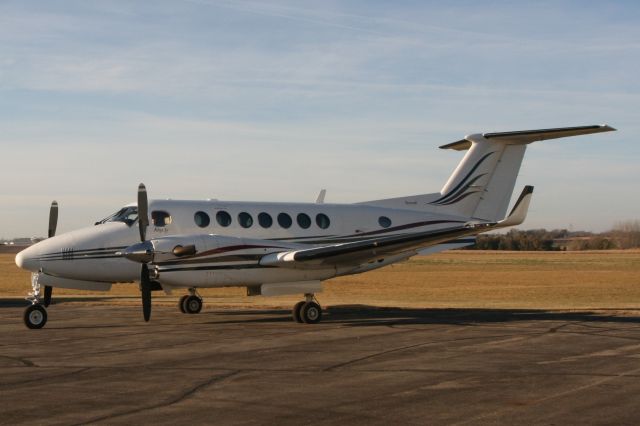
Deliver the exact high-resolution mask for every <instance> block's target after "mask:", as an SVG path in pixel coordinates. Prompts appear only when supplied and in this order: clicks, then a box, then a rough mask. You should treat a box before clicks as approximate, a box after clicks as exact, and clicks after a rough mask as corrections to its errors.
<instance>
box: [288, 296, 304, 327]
mask: <svg viewBox="0 0 640 426" xmlns="http://www.w3.org/2000/svg"><path fill="white" fill-rule="evenodd" d="M305 303H306V302H304V301H303V302H298V303H296V304H295V305H294V306H293V311H292V312H291V313H292V316H293V320H294V321H295V322H299V323H303V322H304V321H302V316H301V315H302V314H301V312H300V311H302V307H303V306H304V304H305Z"/></svg>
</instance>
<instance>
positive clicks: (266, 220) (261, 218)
mask: <svg viewBox="0 0 640 426" xmlns="http://www.w3.org/2000/svg"><path fill="white" fill-rule="evenodd" d="M258 223H259V224H260V226H262V227H263V228H271V225H273V219H271V216H270V215H269V213H265V212H262V213H260V214H259V215H258Z"/></svg>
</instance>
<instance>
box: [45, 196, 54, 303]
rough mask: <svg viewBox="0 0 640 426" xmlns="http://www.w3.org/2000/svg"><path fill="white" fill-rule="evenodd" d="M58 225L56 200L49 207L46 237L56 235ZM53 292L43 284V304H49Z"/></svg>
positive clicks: (51, 288)
mask: <svg viewBox="0 0 640 426" xmlns="http://www.w3.org/2000/svg"><path fill="white" fill-rule="evenodd" d="M57 227H58V202H57V201H53V202H52V203H51V208H50V209H49V231H48V232H47V238H51V237H53V236H55V235H56V228H57ZM52 294H53V287H51V286H49V285H45V286H44V300H43V305H44V306H45V307H48V306H49V305H50V304H51V295H52Z"/></svg>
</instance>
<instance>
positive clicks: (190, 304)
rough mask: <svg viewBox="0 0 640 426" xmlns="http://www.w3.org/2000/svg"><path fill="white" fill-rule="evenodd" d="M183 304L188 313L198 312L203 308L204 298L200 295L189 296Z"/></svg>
mask: <svg viewBox="0 0 640 426" xmlns="http://www.w3.org/2000/svg"><path fill="white" fill-rule="evenodd" d="M183 306H184V310H185V312H186V313H188V314H197V313H199V312H200V311H201V310H202V299H200V298H199V297H198V296H187V298H186V299H185V301H184V304H183Z"/></svg>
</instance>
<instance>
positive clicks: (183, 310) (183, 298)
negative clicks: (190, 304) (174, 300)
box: [178, 294, 189, 314]
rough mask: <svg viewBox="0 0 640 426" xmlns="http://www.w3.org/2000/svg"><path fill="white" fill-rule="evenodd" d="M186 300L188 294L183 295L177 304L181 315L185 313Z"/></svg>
mask: <svg viewBox="0 0 640 426" xmlns="http://www.w3.org/2000/svg"><path fill="white" fill-rule="evenodd" d="M188 298H189V295H188V294H187V295H184V296H182V297H181V298H180V301H179V302H178V308H180V312H182V313H183V314H186V313H187V309H186V308H185V307H184V304H185V302H186V301H187V299H188Z"/></svg>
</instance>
